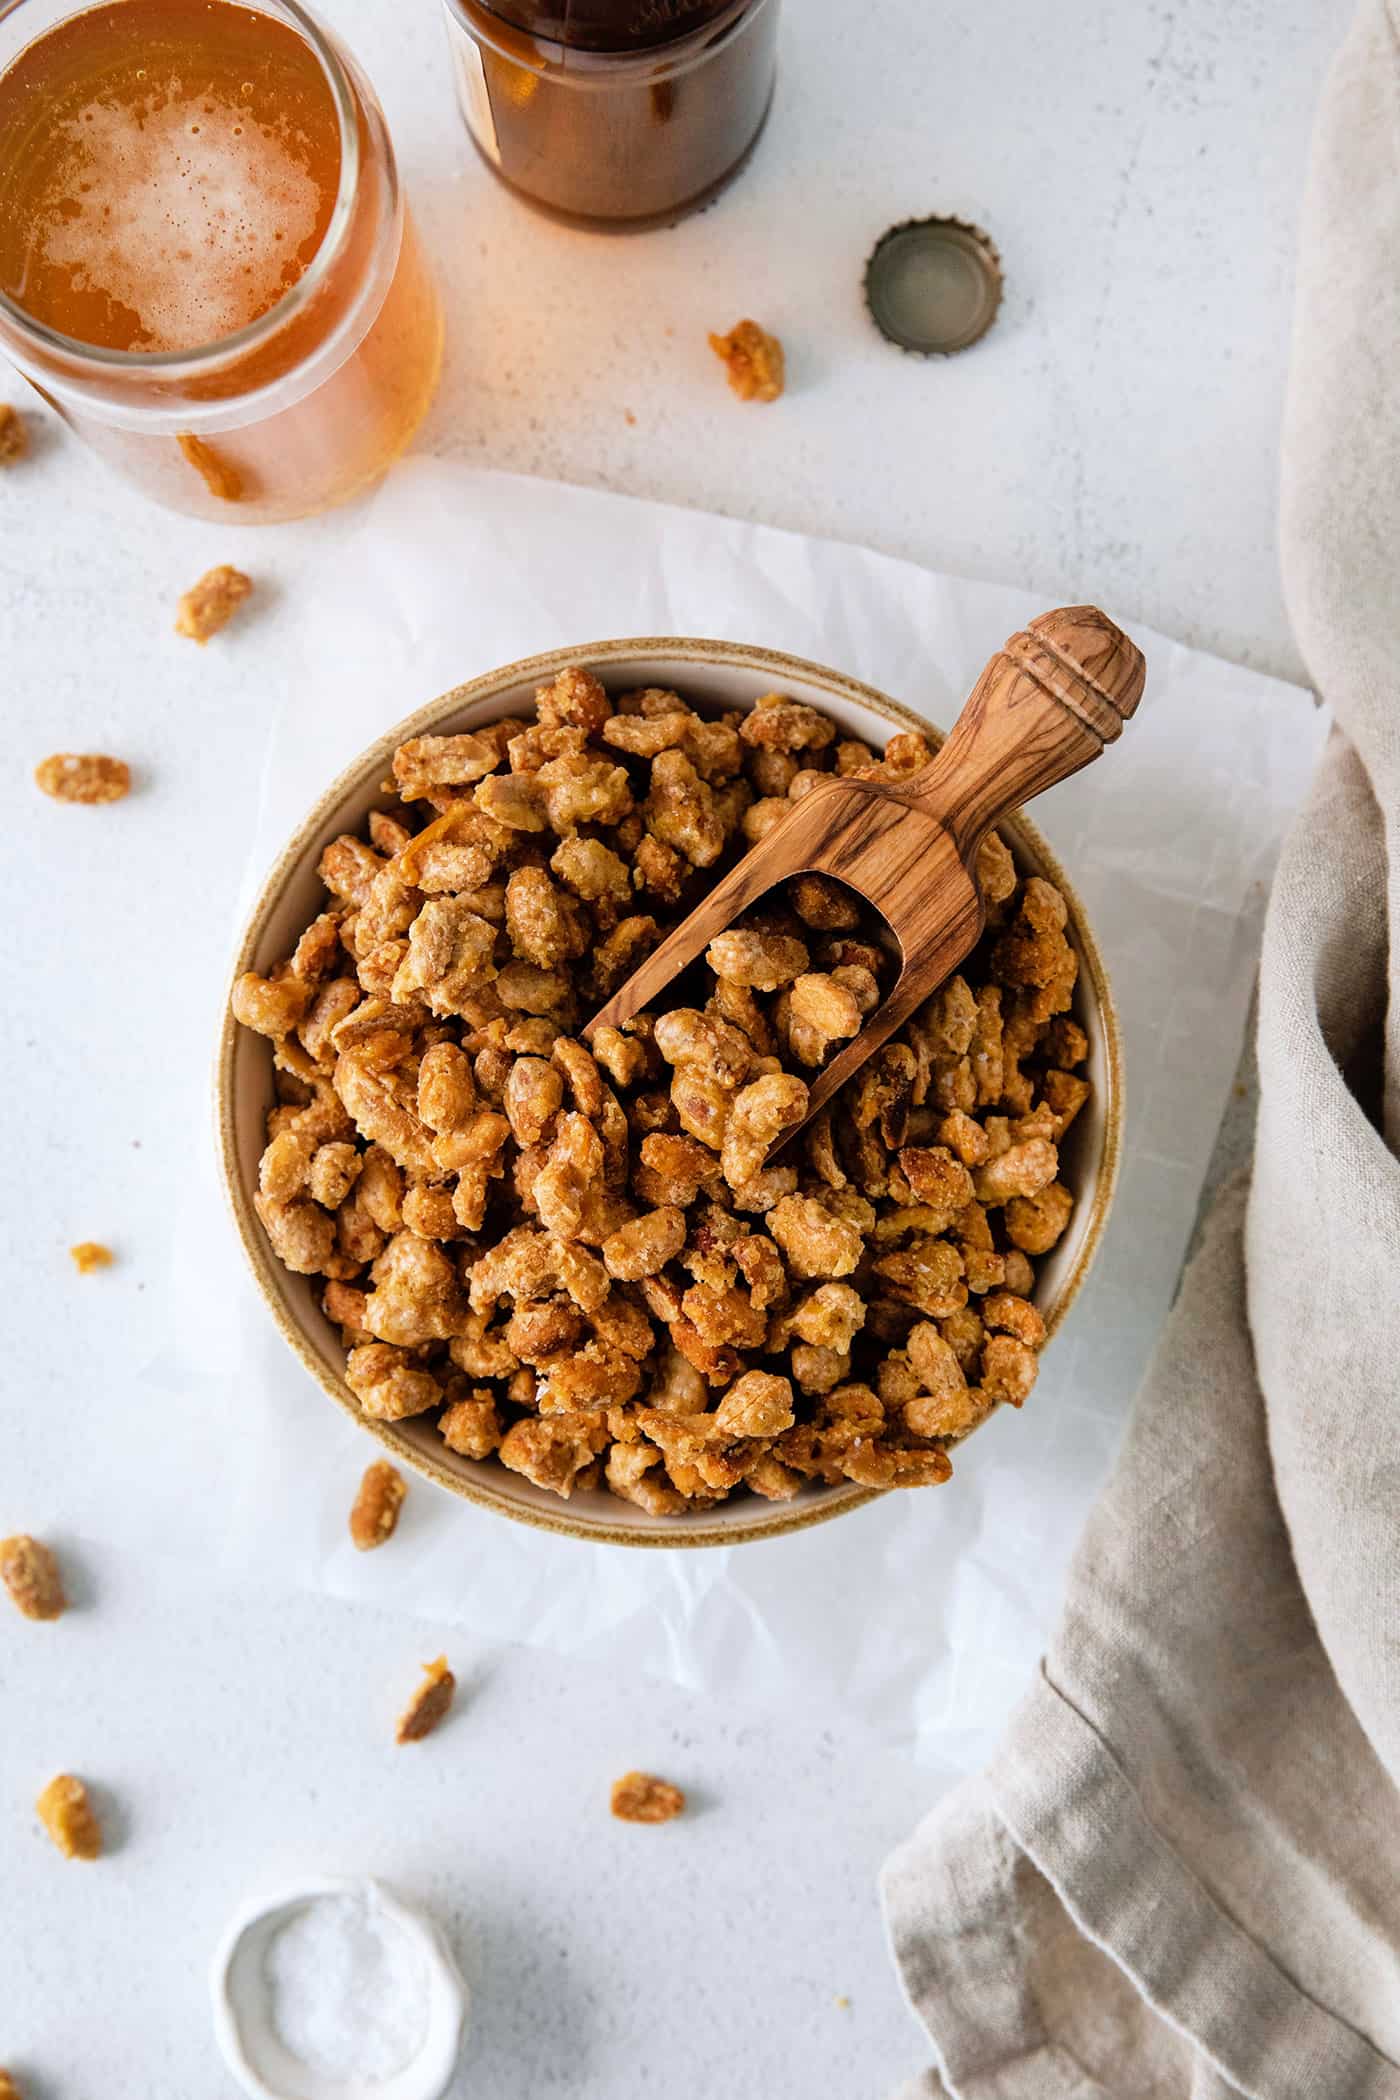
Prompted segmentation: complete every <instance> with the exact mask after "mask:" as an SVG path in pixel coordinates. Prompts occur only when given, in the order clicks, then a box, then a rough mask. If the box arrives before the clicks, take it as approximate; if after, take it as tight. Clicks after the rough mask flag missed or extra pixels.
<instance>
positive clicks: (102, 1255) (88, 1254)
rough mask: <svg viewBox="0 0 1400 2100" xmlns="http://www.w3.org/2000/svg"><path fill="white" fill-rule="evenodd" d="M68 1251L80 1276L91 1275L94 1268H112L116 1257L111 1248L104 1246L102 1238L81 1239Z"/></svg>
mask: <svg viewBox="0 0 1400 2100" xmlns="http://www.w3.org/2000/svg"><path fill="white" fill-rule="evenodd" d="M68 1252H69V1253H70V1254H71V1255H72V1257H73V1260H74V1262H75V1264H76V1265H77V1270H78V1274H79V1275H80V1276H91V1274H92V1272H93V1270H94V1269H110V1268H111V1266H112V1262H113V1259H114V1256H113V1254H112V1250H111V1248H110V1247H104V1246H103V1244H102V1242H101V1240H79V1242H78V1244H77V1246H76V1247H70V1248H69V1249H68Z"/></svg>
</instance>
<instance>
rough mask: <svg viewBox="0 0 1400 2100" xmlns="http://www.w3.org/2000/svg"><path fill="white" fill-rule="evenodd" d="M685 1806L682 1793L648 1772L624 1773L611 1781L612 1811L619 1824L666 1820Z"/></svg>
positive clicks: (670, 1818) (668, 1782) (666, 1781)
mask: <svg viewBox="0 0 1400 2100" xmlns="http://www.w3.org/2000/svg"><path fill="white" fill-rule="evenodd" d="M684 1808H685V1795H684V1794H683V1793H682V1792H681V1790H680V1788H679V1787H678V1786H672V1785H671V1783H670V1781H669V1780H666V1779H656V1778H654V1777H653V1776H652V1774H651V1773H650V1772H627V1773H624V1775H623V1777H622V1778H621V1779H617V1780H614V1782H613V1790H612V1812H613V1814H614V1815H615V1816H616V1817H617V1818H618V1819H619V1821H620V1822H623V1823H669V1822H670V1821H671V1820H672V1818H673V1817H675V1816H678V1815H680V1814H681V1813H682V1811H683V1810H684Z"/></svg>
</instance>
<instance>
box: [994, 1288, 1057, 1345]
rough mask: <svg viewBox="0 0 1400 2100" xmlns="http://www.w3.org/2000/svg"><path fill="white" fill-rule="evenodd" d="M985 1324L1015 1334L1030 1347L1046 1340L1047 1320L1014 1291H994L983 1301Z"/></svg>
mask: <svg viewBox="0 0 1400 2100" xmlns="http://www.w3.org/2000/svg"><path fill="white" fill-rule="evenodd" d="M982 1320H983V1323H984V1325H985V1326H987V1327H989V1328H995V1329H996V1330H998V1331H1000V1332H1004V1333H1006V1334H1014V1335H1015V1337H1016V1339H1017V1341H1018V1342H1024V1343H1025V1345H1026V1347H1027V1348H1028V1349H1038V1348H1039V1347H1040V1345H1041V1343H1042V1342H1043V1341H1044V1340H1045V1322H1044V1320H1042V1318H1041V1317H1040V1314H1039V1313H1038V1312H1037V1311H1036V1309H1035V1307H1034V1306H1033V1305H1032V1304H1030V1303H1029V1301H1028V1300H1027V1299H1025V1298H1022V1297H1018V1296H1017V1294H1016V1293H1015V1292H1014V1291H994V1292H992V1293H990V1294H989V1295H988V1296H987V1297H986V1298H984V1299H983V1301H982Z"/></svg>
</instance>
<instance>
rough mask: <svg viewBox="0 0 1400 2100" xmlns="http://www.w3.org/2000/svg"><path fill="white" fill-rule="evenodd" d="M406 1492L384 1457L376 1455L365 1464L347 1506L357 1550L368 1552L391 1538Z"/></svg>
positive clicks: (400, 1475) (395, 1468)
mask: <svg viewBox="0 0 1400 2100" xmlns="http://www.w3.org/2000/svg"><path fill="white" fill-rule="evenodd" d="M407 1493H408V1489H407V1487H406V1486H405V1485H404V1477H403V1475H402V1473H400V1471H399V1469H398V1467H397V1466H391V1465H390V1464H389V1461H388V1460H387V1459H385V1458H379V1459H376V1460H375V1462H374V1464H373V1465H372V1466H366V1468H365V1474H364V1478H363V1480H362V1481H361V1482H360V1488H359V1493H358V1494H357V1495H356V1497H355V1500H354V1502H353V1504H352V1505H351V1509H350V1538H351V1542H352V1544H353V1545H355V1546H357V1547H358V1548H359V1550H360V1552H361V1553H372V1552H373V1550H374V1548H375V1547H376V1546H382V1545H383V1544H384V1542H385V1540H386V1539H391V1538H392V1537H393V1535H394V1531H395V1528H396V1526H397V1524H398V1521H399V1510H400V1507H401V1506H402V1503H403V1498H404V1496H405V1495H406V1494H407Z"/></svg>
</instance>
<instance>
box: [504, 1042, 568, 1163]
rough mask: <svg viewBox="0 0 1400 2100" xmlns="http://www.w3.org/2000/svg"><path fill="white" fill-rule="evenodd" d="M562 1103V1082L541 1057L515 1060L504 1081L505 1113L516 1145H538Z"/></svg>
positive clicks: (552, 1067) (552, 1068)
mask: <svg viewBox="0 0 1400 2100" xmlns="http://www.w3.org/2000/svg"><path fill="white" fill-rule="evenodd" d="M563 1100H564V1082H563V1080H562V1079H561V1078H560V1076H559V1074H558V1072H557V1071H556V1070H555V1069H554V1066H553V1065H550V1064H546V1063H545V1061H544V1059H543V1058H542V1057H517V1058H516V1059H515V1061H514V1063H513V1064H512V1066H511V1068H510V1074H509V1077H508V1078H507V1080H506V1090H505V1110H506V1114H507V1116H508V1117H509V1118H510V1127H511V1129H512V1131H513V1132H514V1134H515V1138H516V1141H517V1143H519V1144H521V1145H538V1144H539V1142H540V1140H541V1139H542V1138H543V1137H544V1136H545V1134H546V1132H547V1131H548V1130H550V1129H551V1127H552V1125H553V1123H554V1119H555V1117H556V1116H557V1115H558V1113H559V1110H560V1107H561V1106H562V1104H563Z"/></svg>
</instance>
